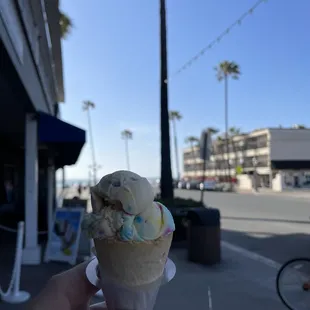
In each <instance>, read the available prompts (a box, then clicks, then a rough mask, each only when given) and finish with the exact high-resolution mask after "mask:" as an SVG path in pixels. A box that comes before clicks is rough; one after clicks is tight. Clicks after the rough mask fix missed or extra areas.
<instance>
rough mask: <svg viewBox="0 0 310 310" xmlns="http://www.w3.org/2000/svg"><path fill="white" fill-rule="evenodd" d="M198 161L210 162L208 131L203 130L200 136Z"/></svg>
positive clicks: (210, 145) (210, 142)
mask: <svg viewBox="0 0 310 310" xmlns="http://www.w3.org/2000/svg"><path fill="white" fill-rule="evenodd" d="M199 147H200V159H203V160H204V161H208V160H210V156H211V151H212V139H211V134H210V132H209V131H208V130H204V131H203V132H202V133H201V136H200V143H199Z"/></svg>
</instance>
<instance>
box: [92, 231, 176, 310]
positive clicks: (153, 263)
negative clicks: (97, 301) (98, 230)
mask: <svg viewBox="0 0 310 310" xmlns="http://www.w3.org/2000/svg"><path fill="white" fill-rule="evenodd" d="M171 241H172V234H170V235H168V236H166V237H163V238H160V239H158V240H156V241H154V242H122V241H115V240H113V241H111V240H104V239H103V240H99V239H95V240H94V242H95V248H96V252H97V259H98V261H99V268H100V274H101V283H102V290H103V292H104V296H105V299H106V302H107V306H108V309H109V310H152V309H153V308H154V305H155V302H156V297H157V293H158V291H159V287H160V285H161V282H162V276H163V271H164V268H165V264H166V260H167V257H168V253H169V249H170V245H171Z"/></svg>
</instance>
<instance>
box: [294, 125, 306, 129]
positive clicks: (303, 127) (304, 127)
mask: <svg viewBox="0 0 310 310" xmlns="http://www.w3.org/2000/svg"><path fill="white" fill-rule="evenodd" d="M293 128H294V129H307V127H306V126H305V125H301V124H296V125H294V126H293Z"/></svg>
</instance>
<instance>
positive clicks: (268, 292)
mask: <svg viewBox="0 0 310 310" xmlns="http://www.w3.org/2000/svg"><path fill="white" fill-rule="evenodd" d="M222 249H223V252H222V254H223V261H222V263H221V264H220V265H218V266H214V267H205V266H200V265H197V264H194V263H190V262H187V260H186V251H185V250H183V249H174V250H172V251H171V253H170V255H169V256H170V258H171V259H172V260H173V261H174V262H175V264H176V266H177V274H176V277H175V279H173V280H172V281H171V283H169V284H167V285H166V286H165V287H163V288H162V290H161V291H160V294H159V297H158V302H157V305H156V309H158V310H169V309H178V310H188V309H208V310H224V309H238V310H239V309H240V310H243V309H244V310H247V309H252V310H261V309H264V310H281V309H282V310H284V309H286V308H285V307H284V306H282V304H281V302H280V301H279V299H278V296H277V294H276V291H275V278H276V273H277V269H276V268H273V267H269V266H267V265H265V264H263V263H261V262H258V261H255V260H252V259H250V258H247V257H244V256H242V255H240V254H238V253H236V252H234V251H232V250H229V249H227V248H225V247H224V248H222Z"/></svg>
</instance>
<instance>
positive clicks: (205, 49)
mask: <svg viewBox="0 0 310 310" xmlns="http://www.w3.org/2000/svg"><path fill="white" fill-rule="evenodd" d="M263 2H267V0H258V1H257V2H256V3H255V4H254V5H253V6H252V7H251V8H250V9H248V10H247V11H246V12H244V13H243V14H242V15H241V16H240V17H239V18H238V19H237V20H235V21H234V22H233V23H232V24H231V25H230V26H229V27H227V28H226V30H225V31H223V32H222V33H221V34H220V35H218V36H217V37H216V38H215V39H214V40H212V41H211V42H210V43H209V44H208V45H207V46H205V47H204V48H203V49H201V50H200V51H199V52H198V53H197V54H196V55H195V56H194V57H192V58H190V59H189V60H188V61H187V62H186V63H185V64H184V65H183V66H182V67H181V68H180V69H178V70H177V71H175V73H173V74H172V75H171V76H170V77H169V78H168V79H167V80H165V83H168V81H170V80H171V79H172V78H173V77H175V76H176V75H179V74H180V73H182V72H183V71H185V70H186V69H188V68H189V67H191V66H192V64H193V63H194V62H196V61H197V60H198V59H200V58H201V57H202V56H203V55H204V54H205V53H206V52H207V51H208V50H210V49H211V48H213V46H214V45H216V44H218V43H220V42H221V40H222V39H223V37H225V36H227V35H228V34H229V33H230V31H231V30H232V29H233V28H235V27H236V26H240V25H241V24H242V21H243V20H244V19H245V18H246V17H247V16H249V15H251V14H252V13H253V12H254V11H255V10H256V9H257V8H258V7H259V5H260V4H262V3H263Z"/></svg>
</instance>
